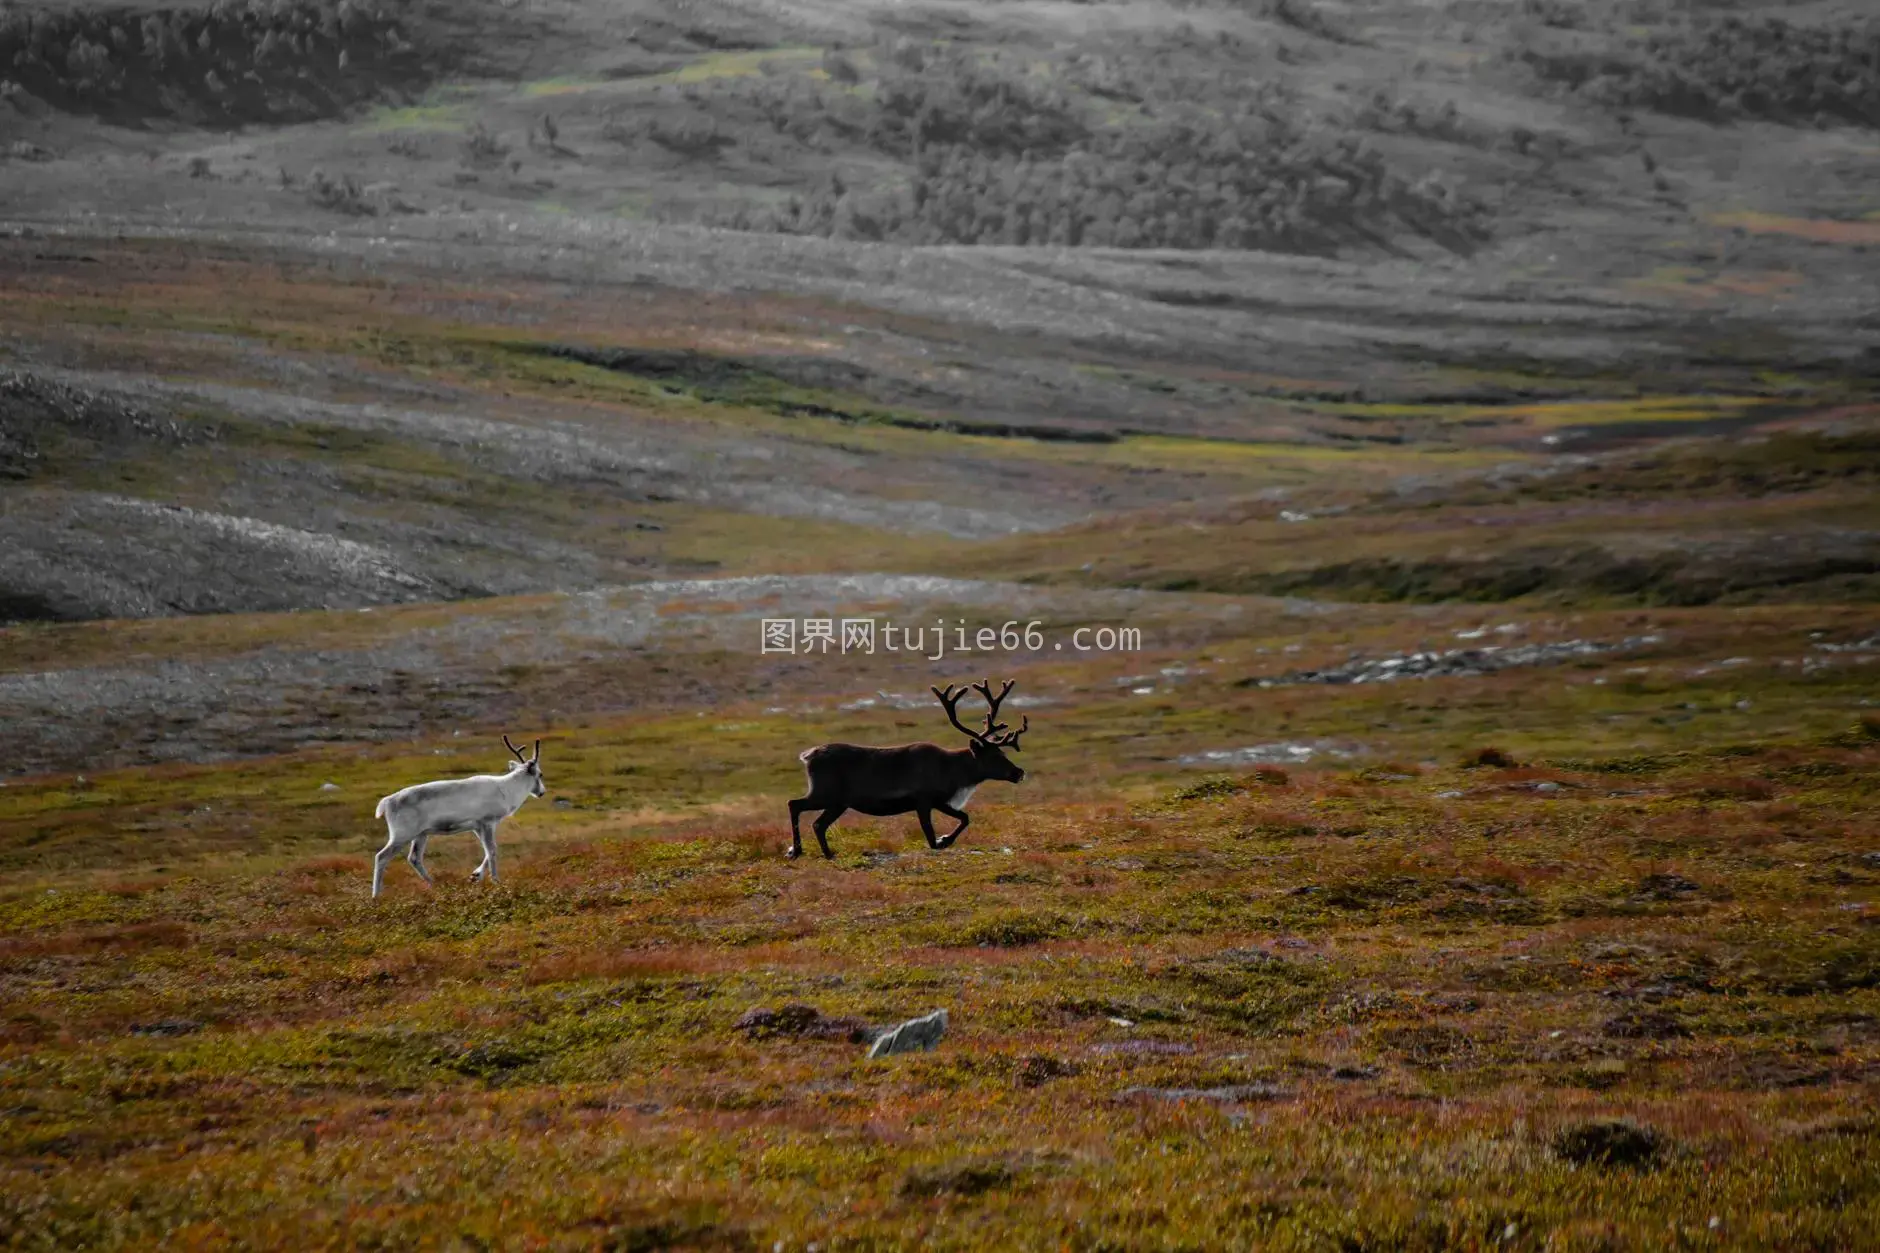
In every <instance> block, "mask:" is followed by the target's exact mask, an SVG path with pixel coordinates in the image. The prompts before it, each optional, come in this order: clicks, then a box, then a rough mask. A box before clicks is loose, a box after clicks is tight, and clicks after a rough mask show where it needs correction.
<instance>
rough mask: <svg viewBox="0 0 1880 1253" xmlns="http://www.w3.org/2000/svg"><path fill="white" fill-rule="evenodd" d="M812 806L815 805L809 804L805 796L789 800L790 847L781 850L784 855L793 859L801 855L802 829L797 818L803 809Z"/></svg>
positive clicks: (811, 807)
mask: <svg viewBox="0 0 1880 1253" xmlns="http://www.w3.org/2000/svg"><path fill="white" fill-rule="evenodd" d="M814 808H816V806H814V805H812V804H810V799H809V797H807V796H805V797H803V798H802V799H801V800H794V801H791V802H790V847H788V848H786V849H784V850H783V855H784V856H785V857H788V858H791V859H792V860H794V859H796V858H798V857H801V856H802V855H803V832H802V829H801V828H800V827H798V825H797V820H798V819H799V818H801V817H802V816H803V811H804V810H807V809H814Z"/></svg>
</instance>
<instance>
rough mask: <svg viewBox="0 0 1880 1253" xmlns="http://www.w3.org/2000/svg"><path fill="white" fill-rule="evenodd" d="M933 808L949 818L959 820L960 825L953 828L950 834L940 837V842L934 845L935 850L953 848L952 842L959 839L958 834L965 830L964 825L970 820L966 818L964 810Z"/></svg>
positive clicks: (945, 807) (949, 807) (948, 806)
mask: <svg viewBox="0 0 1880 1253" xmlns="http://www.w3.org/2000/svg"><path fill="white" fill-rule="evenodd" d="M934 808H935V809H938V810H939V811H940V812H941V813H943V814H945V815H946V816H947V817H949V818H957V819H959V822H960V825H959V826H957V827H954V828H953V830H952V832H951V833H950V834H948V835H943V836H941V837H940V842H939V843H938V844H936V845H934V847H935V848H951V847H953V841H955V840H957V839H959V838H960V832H962V831H964V830H965V829H966V824H967V823H969V822H971V821H972V819H971V818H968V817H967V816H966V811H965V810H964V809H955V808H953V806H951V805H936V806H934Z"/></svg>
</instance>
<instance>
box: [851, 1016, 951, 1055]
mask: <svg viewBox="0 0 1880 1253" xmlns="http://www.w3.org/2000/svg"><path fill="white" fill-rule="evenodd" d="M946 1030H947V1011H946V1010H944V1009H936V1010H934V1012H933V1013H931V1014H928V1015H926V1016H925V1017H922V1018H910V1019H908V1020H907V1021H906V1022H904V1023H902V1024H901V1025H900V1026H898V1027H895V1028H892V1029H891V1030H889V1031H888V1032H886V1033H885V1034H883V1035H882V1036H880V1037H879V1038H877V1039H876V1040H875V1043H874V1044H873V1045H872V1046H871V1047H870V1048H869V1050H868V1055H869V1056H870V1057H887V1056H888V1055H889V1054H891V1053H925V1052H928V1051H930V1050H931V1049H932V1048H933V1047H934V1046H935V1045H936V1044H938V1043H940V1037H941V1036H943V1035H945V1034H946Z"/></svg>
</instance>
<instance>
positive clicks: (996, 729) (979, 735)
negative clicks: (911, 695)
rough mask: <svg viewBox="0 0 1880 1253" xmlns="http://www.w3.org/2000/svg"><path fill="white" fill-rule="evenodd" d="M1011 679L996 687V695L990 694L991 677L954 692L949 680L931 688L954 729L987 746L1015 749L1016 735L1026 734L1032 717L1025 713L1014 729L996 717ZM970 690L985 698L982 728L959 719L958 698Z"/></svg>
mask: <svg viewBox="0 0 1880 1253" xmlns="http://www.w3.org/2000/svg"><path fill="white" fill-rule="evenodd" d="M1014 682H1015V680H1012V679H1007V680H1006V681H1005V683H1004V684H1003V685H1002V686H1001V687H1000V688H999V694H998V695H997V696H994V695H993V694H992V680H991V679H986V680H984V681H983V682H980V683H974V684H972V685H970V686H969V687H963V688H961V689H960V690H959V691H957V692H955V691H954V690H953V685H952V684H951V683H949V684H947V686H946V690H945V691H941V690H940V689H939V688H937V687H936V688H933V689H932V691H933V694H934V695H935V696H937V697H939V698H940V703H941V704H942V705H944V706H945V707H946V711H947V721H949V722H951V723H952V724H953V726H954V729H955V730H958V731H959V732H960V733H962V734H963V735H967V736H969V737H971V738H972V739H975V740H978V741H979V742H980V743H981V744H985V745H987V746H988V747H992V748H1010V749H1013V750H1017V749H1018V747H1019V744H1018V737H1019V736H1021V735H1023V734H1025V732H1026V730H1028V729H1029V728H1030V726H1031V719H1030V718H1029V717H1027V718H1026V719H1025V720H1024V722H1023V724H1022V725H1021V726H1020V727H1019V728H1018V730H1016V731H1011V730H1008V729H1007V727H1006V724H1005V723H1003V722H1000V721H999V706H1000V705H1001V704H1002V703H1004V701H1005V698H1006V697H1007V696H1009V695H1011V693H1012V684H1013V683H1014ZM969 691H975V692H978V693H979V694H980V695H981V696H983V697H985V698H986V727H985V730H983V731H975V730H973V729H972V728H971V727H969V726H967V725H966V724H965V723H963V722H961V721H960V712H959V706H960V701H961V700H962V699H963V698H964V697H965V696H966V693H967V692H969Z"/></svg>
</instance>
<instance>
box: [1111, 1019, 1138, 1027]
mask: <svg viewBox="0 0 1880 1253" xmlns="http://www.w3.org/2000/svg"><path fill="white" fill-rule="evenodd" d="M1110 1021H1111V1022H1113V1023H1115V1024H1116V1025H1117V1026H1119V1027H1133V1026H1135V1025H1136V1024H1135V1023H1133V1022H1131V1021H1130V1020H1129V1019H1127V1018H1112V1019H1110Z"/></svg>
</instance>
